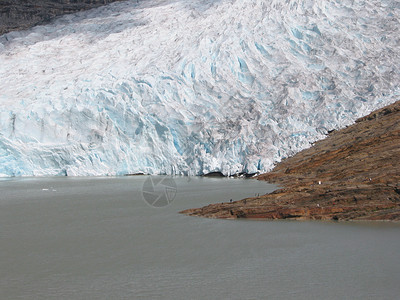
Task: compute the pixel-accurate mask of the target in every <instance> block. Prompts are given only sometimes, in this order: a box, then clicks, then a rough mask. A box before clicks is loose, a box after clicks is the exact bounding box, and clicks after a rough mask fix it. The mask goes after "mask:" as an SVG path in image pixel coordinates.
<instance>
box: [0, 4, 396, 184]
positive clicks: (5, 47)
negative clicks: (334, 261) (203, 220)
mask: <svg viewBox="0 0 400 300" xmlns="http://www.w3.org/2000/svg"><path fill="white" fill-rule="evenodd" d="M399 20H400V3H399V2H398V1H395V0H379V1H377V0H366V1H362V0H354V1H350V0H343V1H328V0H327V1H312V0H298V1H292V0H286V1H284V0H271V1H262V0H214V1H212V0H209V1H206V0H203V1H200V0H175V1H174V0H167V1H157V0H149V1H127V2H118V3H114V4H111V5H108V6H105V7H101V8H98V9H94V10H90V11H86V12H81V13H78V14H73V15H67V16H64V17H62V18H59V19H57V20H56V21H54V22H52V23H51V24H49V25H46V26H37V27H34V28H32V29H30V30H27V31H23V32H11V33H8V34H5V35H3V36H0V79H1V80H0V174H1V176H30V175H35V176H39V175H72V176H74V175H75V176H77V175H106V174H126V173H138V172H143V173H151V174H190V175H199V174H203V173H208V172H212V171H221V172H223V173H224V174H232V173H236V172H249V173H252V172H256V171H265V170H268V169H269V168H271V167H272V165H273V164H274V163H275V162H277V161H279V160H280V159H281V158H283V157H286V156H288V155H291V154H293V153H295V152H297V151H299V150H301V149H304V148H306V147H308V146H309V144H310V142H313V141H315V140H316V139H320V138H322V137H323V136H324V135H325V134H326V132H327V131H328V130H331V129H335V128H339V127H343V126H346V125H348V124H350V123H352V122H353V121H354V120H355V119H356V118H358V117H360V116H362V115H365V114H366V113H368V112H370V111H372V110H374V109H376V108H378V107H381V106H384V105H386V104H389V103H392V102H394V101H395V100H397V99H398V96H399V93H400V88H399V83H400V64H399V61H400V30H399V29H400V24H399Z"/></svg>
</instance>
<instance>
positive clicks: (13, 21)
mask: <svg viewBox="0 0 400 300" xmlns="http://www.w3.org/2000/svg"><path fill="white" fill-rule="evenodd" d="M116 1H122V0H3V1H1V2H0V35H2V34H4V33H7V32H10V31H14V30H23V29H27V28H30V27H32V26H35V25H39V24H44V23H47V22H49V21H50V20H51V19H53V18H54V17H57V16H61V15H65V14H69V13H74V12H77V11H81V10H87V9H91V8H95V7H98V6H101V5H105V4H108V3H111V2H116Z"/></svg>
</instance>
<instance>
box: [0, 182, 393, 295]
mask: <svg viewBox="0 0 400 300" xmlns="http://www.w3.org/2000/svg"><path fill="white" fill-rule="evenodd" d="M146 179H147V177H145V176H140V177H124V178H41V179H31V178H30V179H11V180H3V181H0V189H1V193H0V247H1V251H0V298H1V299H267V298H268V299H288V298H296V299H376V298H379V299H396V298H397V297H398V295H399V294H400V285H399V284H398V283H399V281H400V255H399V253H400V252H399V249H400V226H399V225H397V224H393V223H343V224H342V223H331V222H290V221H271V222H261V221H245V220H243V221H242V220H241V221H227V220H210V219H202V218H195V217H188V216H184V215H180V214H178V213H177V212H178V211H180V210H183V209H186V208H191V207H198V206H202V205H206V204H208V203H213V202H222V201H229V200H230V199H233V200H237V199H241V198H244V197H246V196H254V194H258V193H260V194H262V193H266V192H269V191H272V190H273V189H274V186H272V185H268V184H266V183H264V182H258V181H255V180H237V179H235V180H234V179H217V178H215V179H214V178H187V177H186V178H185V177H180V178H174V181H175V183H176V187H177V189H176V197H175V198H174V199H173V201H172V202H171V204H170V205H168V206H166V207H161V208H154V207H152V206H150V205H148V204H147V203H146V202H145V201H144V199H143V195H142V188H143V184H144V182H145V180H146ZM156 191H157V190H156Z"/></svg>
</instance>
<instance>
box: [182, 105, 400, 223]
mask: <svg viewBox="0 0 400 300" xmlns="http://www.w3.org/2000/svg"><path fill="white" fill-rule="evenodd" d="M258 179H259V180H266V181H268V182H271V183H276V184H278V185H279V186H281V187H283V188H281V189H278V190H276V191H275V192H273V193H271V194H267V195H263V196H260V197H256V198H248V199H244V200H241V201H237V202H233V203H222V204H212V205H209V206H206V207H203V208H198V209H189V210H186V211H183V212H182V213H184V214H187V215H191V216H203V217H211V218H226V219H235V218H253V219H297V220H396V221H400V101H398V102H396V103H394V104H392V105H390V106H387V107H385V108H383V109H380V110H378V111H375V112H373V113H371V114H369V115H368V116H366V117H363V118H361V119H358V120H357V121H356V123H355V124H354V125H352V126H349V127H347V128H345V129H342V130H339V131H334V132H331V133H330V134H329V136H328V137H327V138H326V139H324V140H321V141H318V142H316V143H315V144H314V145H313V147H311V148H309V149H306V150H304V151H302V152H299V153H297V154H296V155H295V156H293V157H291V158H288V159H286V160H284V161H282V162H281V163H279V164H278V165H277V166H276V167H275V168H274V169H273V170H272V171H271V172H269V173H267V174H263V175H260V176H259V177H258Z"/></svg>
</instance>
